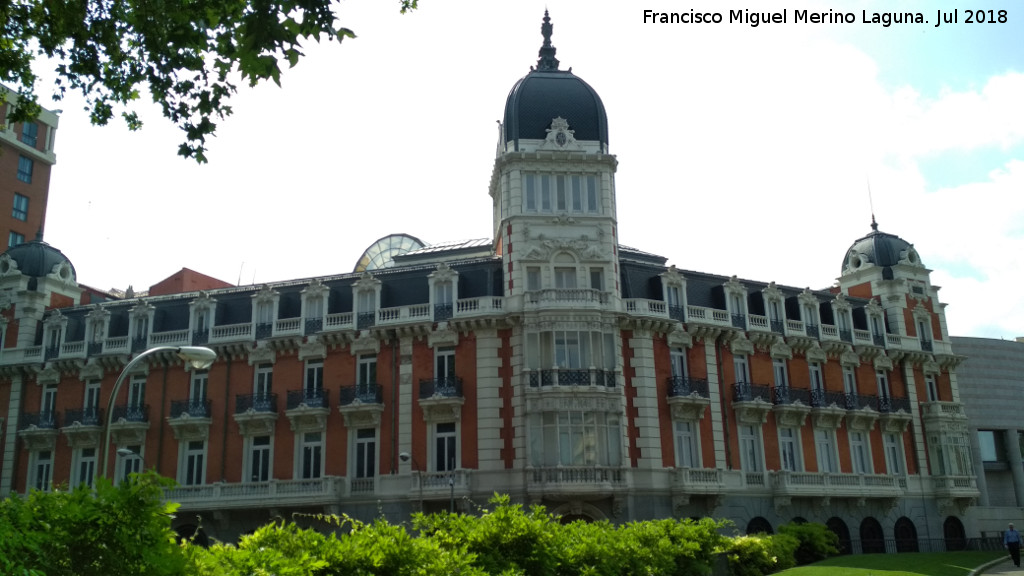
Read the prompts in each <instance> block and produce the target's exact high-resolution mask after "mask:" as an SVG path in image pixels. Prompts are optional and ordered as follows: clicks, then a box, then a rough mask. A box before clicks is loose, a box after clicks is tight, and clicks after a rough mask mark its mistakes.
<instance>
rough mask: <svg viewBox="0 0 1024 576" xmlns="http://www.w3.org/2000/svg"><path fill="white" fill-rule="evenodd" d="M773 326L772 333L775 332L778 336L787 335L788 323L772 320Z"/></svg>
mask: <svg viewBox="0 0 1024 576" xmlns="http://www.w3.org/2000/svg"><path fill="white" fill-rule="evenodd" d="M771 325H772V332H775V333H776V334H785V333H786V323H785V322H783V321H782V320H772V321H771Z"/></svg>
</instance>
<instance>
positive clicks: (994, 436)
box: [978, 430, 1004, 462]
mask: <svg viewBox="0 0 1024 576" xmlns="http://www.w3.org/2000/svg"><path fill="white" fill-rule="evenodd" d="M999 435H1001V433H1000V432H996V431H994V430H978V451H979V452H980V453H981V461H982V462H999V461H1002V460H1004V458H1003V452H1004V451H1003V449H1002V445H1001V443H1000V442H999V438H998V436H999Z"/></svg>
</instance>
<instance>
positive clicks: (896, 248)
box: [842, 218, 924, 278]
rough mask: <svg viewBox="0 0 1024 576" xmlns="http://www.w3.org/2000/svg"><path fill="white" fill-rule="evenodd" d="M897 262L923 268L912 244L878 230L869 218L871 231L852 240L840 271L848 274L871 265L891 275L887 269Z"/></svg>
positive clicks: (884, 274)
mask: <svg viewBox="0 0 1024 576" xmlns="http://www.w3.org/2000/svg"><path fill="white" fill-rule="evenodd" d="M897 264H905V265H910V266H917V267H919V268H923V267H924V265H923V264H922V263H921V257H920V256H919V255H918V254H917V250H915V249H914V245H913V244H911V243H910V242H907V241H906V240H904V239H903V238H900V237H899V236H896V235H895V234H888V233H886V232H879V230H878V223H877V222H875V219H874V218H872V219H871V233H870V234H868V235H867V236H864V237H863V238H859V239H858V240H856V241H854V243H853V245H852V246H850V249H849V250H847V251H846V256H845V257H844V258H843V267H842V273H843V274H849V273H851V272H856V271H858V270H863V269H865V268H868V267H871V266H878V267H880V268H882V269H883V272H882V273H883V276H884V277H886V278H891V277H892V271H891V270H889V269H890V268H891V267H892V266H896V265H897Z"/></svg>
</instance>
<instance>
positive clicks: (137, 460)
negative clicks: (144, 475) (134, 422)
mask: <svg viewBox="0 0 1024 576" xmlns="http://www.w3.org/2000/svg"><path fill="white" fill-rule="evenodd" d="M125 449H127V450H128V451H129V452H131V454H122V453H121V450H120V449H119V450H118V453H117V459H118V465H117V469H118V470H119V471H120V473H119V474H118V475H117V479H118V481H120V482H124V481H126V480H128V478H129V476H131V475H132V474H138V473H140V472H142V446H140V445H138V444H136V445H132V446H125Z"/></svg>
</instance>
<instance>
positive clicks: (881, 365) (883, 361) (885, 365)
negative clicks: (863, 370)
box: [874, 355, 892, 372]
mask: <svg viewBox="0 0 1024 576" xmlns="http://www.w3.org/2000/svg"><path fill="white" fill-rule="evenodd" d="M874 364H875V370H886V371H889V372H891V371H892V358H889V357H888V356H885V355H878V356H875V360H874Z"/></svg>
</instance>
